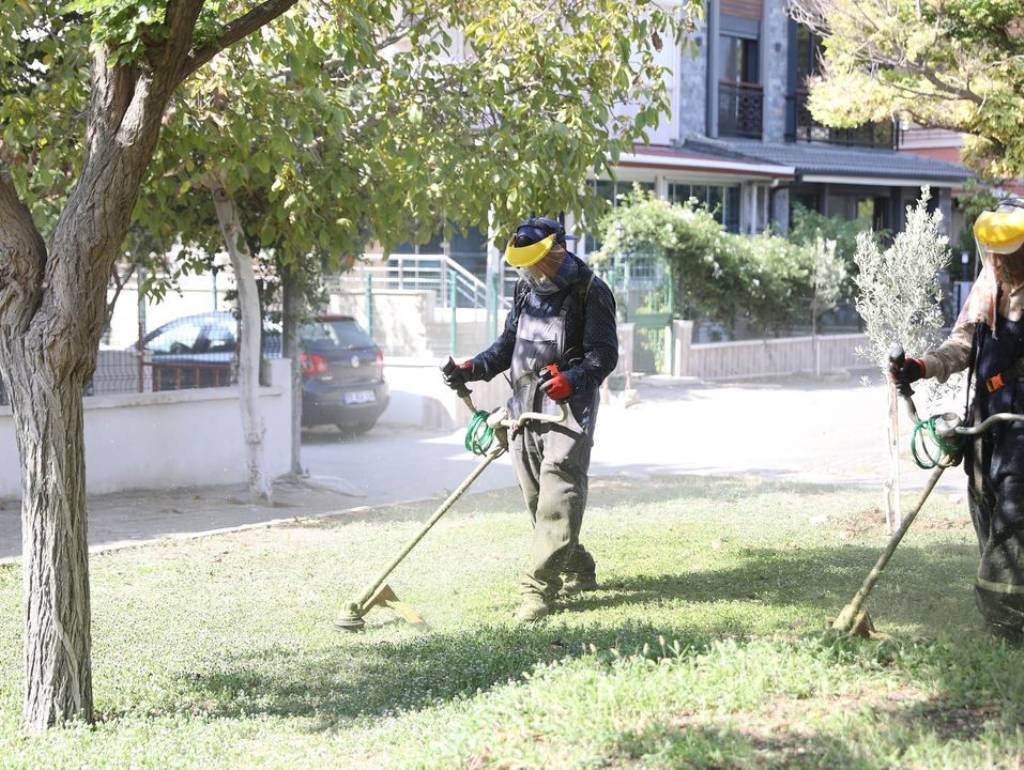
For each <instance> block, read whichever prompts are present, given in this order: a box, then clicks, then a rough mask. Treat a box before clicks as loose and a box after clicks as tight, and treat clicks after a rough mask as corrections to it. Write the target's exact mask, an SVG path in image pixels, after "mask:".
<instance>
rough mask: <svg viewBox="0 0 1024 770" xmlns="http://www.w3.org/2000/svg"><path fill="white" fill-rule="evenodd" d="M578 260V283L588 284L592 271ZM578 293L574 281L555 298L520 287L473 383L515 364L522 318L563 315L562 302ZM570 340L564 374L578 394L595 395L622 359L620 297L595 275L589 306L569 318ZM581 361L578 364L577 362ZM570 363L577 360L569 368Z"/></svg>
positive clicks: (479, 360)
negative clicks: (617, 317)
mask: <svg viewBox="0 0 1024 770" xmlns="http://www.w3.org/2000/svg"><path fill="white" fill-rule="evenodd" d="M569 256H570V258H571V259H575V260H577V262H579V268H580V269H579V270H577V271H576V272H577V275H578V276H579V279H578V281H577V283H579V281H589V280H590V276H591V270H590V268H589V267H587V266H586V265H585V264H584V263H583V261H582V260H581V259H580V258H579V257H577V256H576V255H574V254H570V255H569ZM577 291H578V287H577V284H576V283H574V284H572V285H570V286H568V287H566V288H565V289H562V290H561V291H559V292H556V293H554V294H546V295H544V294H536V293H535V292H533V291H531V290H530V289H529V288H528V285H527V284H526V282H525V281H519V283H517V284H516V291H515V297H516V301H515V303H514V304H513V306H512V309H511V310H510V311H509V313H508V317H507V318H506V319H505V328H504V329H503V330H502V332H501V335H500V336H499V337H498V339H497V340H495V342H494V344H493V345H491V346H490V347H489V348H487V350H485V351H484V352H482V353H480V354H479V355H477V356H476V357H474V358H473V379H479V380H491V379H493V378H494V377H496V376H497V375H499V374H501V373H502V372H504V371H506V370H507V369H508V368H509V367H510V366H511V365H512V352H513V350H514V349H515V345H516V330H517V328H518V326H519V314H520V313H529V314H530V315H533V316H537V317H549V316H555V315H558V314H559V313H560V312H561V310H562V304H563V303H564V302H565V301H566V300H567V299H569V300H570V301H573V299H572V297H571V295H573V294H574V293H575V292H577ZM565 320H566V340H567V346H568V348H569V350H567V351H566V353H567V355H566V358H567V359H568V360H567V361H563V362H561V364H562V369H563V371H564V373H565V376H566V377H567V378H568V379H569V382H570V383H572V389H573V395H574V396H583V395H588V394H591V393H593V392H594V391H595V390H597V388H598V387H599V386H600V385H601V383H602V382H604V379H605V377H607V376H608V375H609V374H611V373H612V371H614V369H615V365H616V364H617V363H618V360H619V337H618V331H617V328H616V322H615V297H614V296H613V295H612V291H611V289H609V288H608V284H606V283H605V282H604V281H602V280H601V279H600V278H598V277H597V276H596V275H595V276H594V279H593V282H592V283H591V284H590V290H589V291H588V292H587V299H586V305H585V307H584V308H582V313H581V312H580V309H578V308H575V307H570V308H569V312H568V315H567V316H566V319H565ZM577 359H578V360H577ZM569 361H575V364H574V365H572V366H568V367H566V364H568V362H569Z"/></svg>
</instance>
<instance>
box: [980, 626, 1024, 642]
mask: <svg viewBox="0 0 1024 770" xmlns="http://www.w3.org/2000/svg"><path fill="white" fill-rule="evenodd" d="M985 627H986V628H987V629H988V632H989V633H990V634H992V636H994V637H995V638H996V639H1002V640H1003V641H1004V642H1006V643H1007V644H1008V645H1010V646H1011V647H1021V646H1022V645H1024V631H1022V630H1021V629H1020V628H1018V627H1017V626H1011V625H1007V624H1005V623H995V622H993V621H991V620H990V621H987V622H986V623H985Z"/></svg>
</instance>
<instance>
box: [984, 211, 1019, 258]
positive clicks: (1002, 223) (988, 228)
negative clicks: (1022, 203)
mask: <svg viewBox="0 0 1024 770" xmlns="http://www.w3.org/2000/svg"><path fill="white" fill-rule="evenodd" d="M974 237H975V238H977V239H978V245H979V246H980V247H981V248H982V249H983V250H984V251H988V252H990V253H992V254H1013V253H1014V252H1015V251H1017V250H1018V249H1019V248H1020V247H1021V246H1022V245H1024V209H1021V208H1017V207H1014V208H1009V207H1003V206H1000V207H999V209H997V210H996V211H986V212H984V213H983V214H981V216H979V217H978V218H977V220H975V222H974Z"/></svg>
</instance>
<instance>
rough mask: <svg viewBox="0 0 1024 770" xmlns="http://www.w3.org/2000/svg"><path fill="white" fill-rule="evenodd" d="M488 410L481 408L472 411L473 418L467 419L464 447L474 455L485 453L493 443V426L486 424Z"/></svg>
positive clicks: (488, 415) (488, 414)
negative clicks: (467, 425)
mask: <svg viewBox="0 0 1024 770" xmlns="http://www.w3.org/2000/svg"><path fill="white" fill-rule="evenodd" d="M490 416H491V415H490V413H489V412H485V411H483V410H482V409H480V410H478V411H476V412H474V414H473V418H472V419H471V420H470V421H469V427H468V428H467V429H466V440H465V442H464V443H465V446H466V449H467V450H468V451H470V452H472V453H473V454H475V455H485V454H487V453H488V452H489V451H490V449H491V445H492V444H493V443H494V428H492V427H491V426H490V425H488V424H487V418H488V417H490Z"/></svg>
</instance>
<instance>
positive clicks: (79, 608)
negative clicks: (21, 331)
mask: <svg viewBox="0 0 1024 770" xmlns="http://www.w3.org/2000/svg"><path fill="white" fill-rule="evenodd" d="M19 353H20V354H19ZM6 360H10V361H12V362H14V365H13V366H10V367H9V368H8V370H7V372H6V375H7V376H6V380H7V382H8V391H9V393H10V394H11V404H12V407H13V410H14V415H15V425H16V429H17V436H18V451H19V453H20V455H21V458H22V513H21V516H22V570H23V575H24V588H23V595H24V602H25V650H24V664H25V700H24V716H25V726H26V728H27V729H28V730H29V731H30V732H38V731H40V730H42V729H44V728H46V727H47V726H49V725H51V724H54V723H57V722H62V721H66V720H68V719H83V720H86V721H91V720H92V717H93V701H92V663H91V657H90V655H91V653H90V648H91V632H90V626H89V617H90V614H89V613H90V607H89V552H88V540H87V515H86V501H85V446H84V440H83V439H84V436H83V423H82V417H83V410H82V388H83V387H84V385H85V380H83V379H82V377H81V376H80V375H76V376H72V377H68V378H64V379H60V380H57V379H55V378H54V377H53V374H52V367H51V366H49V365H48V362H47V361H46V360H45V357H44V356H43V355H41V354H40V352H39V351H26V350H22V351H20V352H16V353H15V355H14V356H13V357H11V358H7V359H6Z"/></svg>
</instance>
